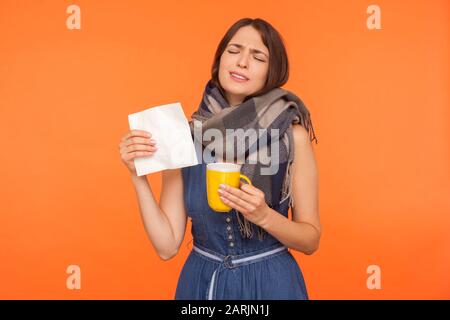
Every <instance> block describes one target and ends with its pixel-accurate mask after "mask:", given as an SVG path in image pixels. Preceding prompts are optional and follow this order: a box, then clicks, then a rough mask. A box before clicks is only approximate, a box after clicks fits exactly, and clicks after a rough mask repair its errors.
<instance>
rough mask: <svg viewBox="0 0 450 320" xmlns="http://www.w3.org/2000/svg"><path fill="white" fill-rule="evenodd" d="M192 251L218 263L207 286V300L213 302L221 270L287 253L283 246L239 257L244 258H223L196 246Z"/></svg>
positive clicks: (235, 256) (236, 256)
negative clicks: (283, 252)
mask: <svg viewBox="0 0 450 320" xmlns="http://www.w3.org/2000/svg"><path fill="white" fill-rule="evenodd" d="M193 250H194V251H195V252H197V253H199V254H200V255H202V256H204V257H207V258H210V259H212V260H215V261H217V262H220V265H219V267H218V268H216V270H214V273H213V274H212V276H211V281H210V284H209V288H208V291H207V292H208V296H207V300H213V297H214V294H215V291H216V288H217V275H218V273H219V272H220V271H221V270H223V269H225V268H226V269H233V268H237V267H240V266H243V265H247V264H251V263H255V262H259V261H262V260H265V259H267V258H268V257H270V256H272V255H274V254H276V253H280V252H282V251H285V250H286V251H287V247H285V246H279V247H275V248H274V249H270V250H268V251H265V252H264V251H263V252H261V253H258V254H255V255H250V256H247V255H241V257H242V256H245V257H242V258H239V255H227V256H223V255H220V254H217V253H211V252H208V251H205V250H203V249H200V248H199V247H198V246H196V245H194V246H193Z"/></svg>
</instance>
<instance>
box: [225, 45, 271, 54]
mask: <svg viewBox="0 0 450 320" xmlns="http://www.w3.org/2000/svg"><path fill="white" fill-rule="evenodd" d="M228 46H235V47H238V48H239V49H242V48H243V47H244V46H243V45H242V44H239V43H230V44H229V45H228ZM250 51H251V52H254V53H262V54H263V55H265V56H266V57H269V56H268V55H267V53H265V52H263V51H261V50H258V49H250Z"/></svg>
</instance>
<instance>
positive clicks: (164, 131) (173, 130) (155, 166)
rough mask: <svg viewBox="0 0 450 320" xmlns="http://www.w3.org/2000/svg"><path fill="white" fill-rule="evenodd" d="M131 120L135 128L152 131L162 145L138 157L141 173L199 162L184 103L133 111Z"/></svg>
mask: <svg viewBox="0 0 450 320" xmlns="http://www.w3.org/2000/svg"><path fill="white" fill-rule="evenodd" d="M128 123H129V125H130V129H131V130H145V131H148V132H150V133H151V134H152V138H153V139H154V140H155V141H156V147H157V148H158V150H156V152H155V153H153V154H152V155H151V156H148V157H139V158H135V159H134V165H135V166H136V173H137V175H138V176H143V175H146V174H149V173H153V172H158V171H161V170H166V169H176V168H183V167H189V166H193V165H196V164H198V163H199V162H198V159H197V155H196V152H195V146H194V142H193V141H192V137H191V131H190V129H189V123H188V120H187V119H186V117H185V115H184V112H183V108H182V107H181V104H180V103H178V102H177V103H171V104H165V105H161V106H157V107H152V108H150V109H147V110H144V111H141V112H137V113H133V114H130V115H128Z"/></svg>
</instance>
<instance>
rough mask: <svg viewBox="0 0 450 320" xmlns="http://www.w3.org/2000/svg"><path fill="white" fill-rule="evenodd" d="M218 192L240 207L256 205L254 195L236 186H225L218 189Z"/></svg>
mask: <svg viewBox="0 0 450 320" xmlns="http://www.w3.org/2000/svg"><path fill="white" fill-rule="evenodd" d="M218 192H219V194H220V195H221V196H225V197H226V198H227V199H229V200H231V201H232V202H234V203H236V204H238V205H240V206H241V207H247V205H258V203H257V202H256V201H257V199H255V196H254V195H251V194H248V193H246V192H244V191H242V190H239V189H237V188H233V187H230V186H225V188H224V189H219V191H218Z"/></svg>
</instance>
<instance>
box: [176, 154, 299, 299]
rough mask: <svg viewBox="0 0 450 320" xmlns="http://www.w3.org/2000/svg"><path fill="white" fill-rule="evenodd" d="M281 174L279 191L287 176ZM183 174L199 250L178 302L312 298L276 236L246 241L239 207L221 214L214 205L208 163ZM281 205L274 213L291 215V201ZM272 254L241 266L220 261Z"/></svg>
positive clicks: (189, 262)
mask: <svg viewBox="0 0 450 320" xmlns="http://www.w3.org/2000/svg"><path fill="white" fill-rule="evenodd" d="M280 170H281V169H280ZM280 170H279V173H280V179H278V180H279V183H280V186H279V187H280V189H279V190H281V181H282V179H281V177H282V176H283V174H284V171H283V170H281V171H280ZM182 176H183V183H184V201H185V205H186V210H187V212H188V216H189V218H190V219H191V220H192V230H191V232H192V236H193V245H194V248H195V249H197V250H192V251H191V252H190V254H189V256H188V258H187V259H186V262H185V263H184V266H183V268H182V270H181V273H180V276H179V279H178V285H177V289H176V293H175V299H177V300H187V299H189V300H208V299H217V300H282V299H289V300H305V299H308V294H307V290H306V285H305V281H304V278H303V275H302V272H301V270H300V268H299V266H298V264H297V262H296V260H295V259H294V257H293V256H292V254H291V253H290V252H289V251H288V250H282V251H280V250H279V249H277V248H280V247H282V246H283V245H282V244H281V243H280V242H279V241H278V240H277V239H276V238H275V237H273V236H272V235H270V234H268V233H267V234H266V235H265V238H264V239H263V240H261V239H259V237H258V234H257V230H256V228H254V236H253V237H252V238H251V239H246V238H243V237H242V236H241V234H240V232H239V223H238V221H237V218H236V213H235V211H234V209H233V210H230V211H229V212H227V213H221V212H216V211H214V210H212V209H211V208H210V207H209V205H208V201H207V195H206V163H204V162H202V163H200V164H198V165H195V166H191V167H185V168H182ZM274 180H277V179H274ZM272 203H274V202H272ZM276 203H279V205H278V206H273V209H274V210H276V211H278V212H279V213H280V214H282V215H284V216H286V217H287V216H288V209H289V208H288V204H289V198H288V199H285V200H283V201H282V202H276ZM285 249H286V248H285ZM277 250H278V251H277ZM200 252H201V253H203V254H201V253H200ZM267 252H276V253H274V254H270V256H268V257H265V258H259V259H256V260H255V259H254V260H253V261H251V262H244V263H240V264H239V265H234V264H231V265H230V264H228V263H226V262H225V263H223V262H220V261H219V259H216V258H215V257H222V258H229V257H231V258H232V259H239V260H240V261H244V260H246V258H249V257H250V259H251V258H252V257H258V256H261V255H264V253H267ZM224 260H226V259H224ZM236 261H237V260H236Z"/></svg>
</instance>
